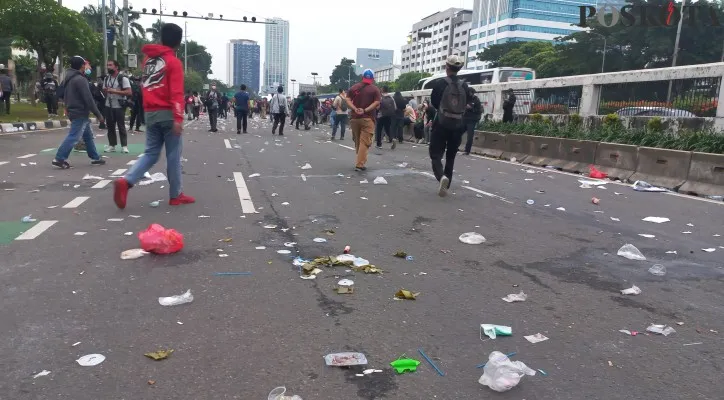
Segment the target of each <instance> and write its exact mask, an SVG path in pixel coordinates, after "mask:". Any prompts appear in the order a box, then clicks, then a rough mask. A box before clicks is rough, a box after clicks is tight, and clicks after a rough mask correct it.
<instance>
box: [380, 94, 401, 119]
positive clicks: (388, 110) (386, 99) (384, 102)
mask: <svg viewBox="0 0 724 400" xmlns="http://www.w3.org/2000/svg"><path fill="white" fill-rule="evenodd" d="M396 108H397V106H396V104H395V99H393V98H392V97H390V96H382V99H381V100H380V114H382V116H383V117H393V116H394V115H395V110H396Z"/></svg>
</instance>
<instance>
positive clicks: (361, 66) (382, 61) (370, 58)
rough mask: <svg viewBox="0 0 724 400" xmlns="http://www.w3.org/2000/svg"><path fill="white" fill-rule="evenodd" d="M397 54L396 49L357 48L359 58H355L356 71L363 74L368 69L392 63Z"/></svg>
mask: <svg viewBox="0 0 724 400" xmlns="http://www.w3.org/2000/svg"><path fill="white" fill-rule="evenodd" d="M394 56H395V51H394V50H385V49H357V58H356V59H355V60H354V62H355V65H354V72H355V73H356V74H357V75H362V72H364V70H366V69H368V68H369V69H371V70H373V71H374V70H375V69H377V68H380V67H384V66H385V65H390V64H392V59H393V58H394Z"/></svg>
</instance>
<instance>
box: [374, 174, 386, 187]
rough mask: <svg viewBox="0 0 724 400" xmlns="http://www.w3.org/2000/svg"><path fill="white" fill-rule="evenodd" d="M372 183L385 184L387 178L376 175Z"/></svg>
mask: <svg viewBox="0 0 724 400" xmlns="http://www.w3.org/2000/svg"><path fill="white" fill-rule="evenodd" d="M372 183H373V184H375V185H386V184H387V180H386V179H385V178H384V177H383V176H378V177H377V178H375V180H374V181H373V182H372Z"/></svg>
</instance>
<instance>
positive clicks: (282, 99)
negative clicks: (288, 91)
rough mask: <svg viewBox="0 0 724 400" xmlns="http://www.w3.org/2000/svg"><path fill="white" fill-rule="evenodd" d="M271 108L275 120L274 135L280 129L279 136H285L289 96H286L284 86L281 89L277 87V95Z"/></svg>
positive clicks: (272, 100) (273, 98)
mask: <svg viewBox="0 0 724 400" xmlns="http://www.w3.org/2000/svg"><path fill="white" fill-rule="evenodd" d="M269 106H270V107H269V109H270V111H271V114H272V117H273V118H274V125H272V135H273V134H274V133H276V130H277V127H279V136H283V135H284V122H285V120H286V119H287V114H288V113H289V103H287V96H285V95H284V86H282V85H279V87H277V94H275V95H274V97H272V99H271V103H270V104H269Z"/></svg>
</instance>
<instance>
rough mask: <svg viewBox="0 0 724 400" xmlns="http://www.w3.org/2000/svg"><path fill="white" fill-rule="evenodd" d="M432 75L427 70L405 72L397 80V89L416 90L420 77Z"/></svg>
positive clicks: (401, 90) (403, 90) (402, 90)
mask: <svg viewBox="0 0 724 400" xmlns="http://www.w3.org/2000/svg"><path fill="white" fill-rule="evenodd" d="M430 76H432V75H431V74H428V73H427V72H416V71H415V72H405V73H404V74H402V75H400V76H399V77H398V78H397V80H396V81H395V90H399V91H400V92H405V91H408V90H415V88H416V87H417V83H418V82H419V81H420V79H423V78H427V77H430Z"/></svg>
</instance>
